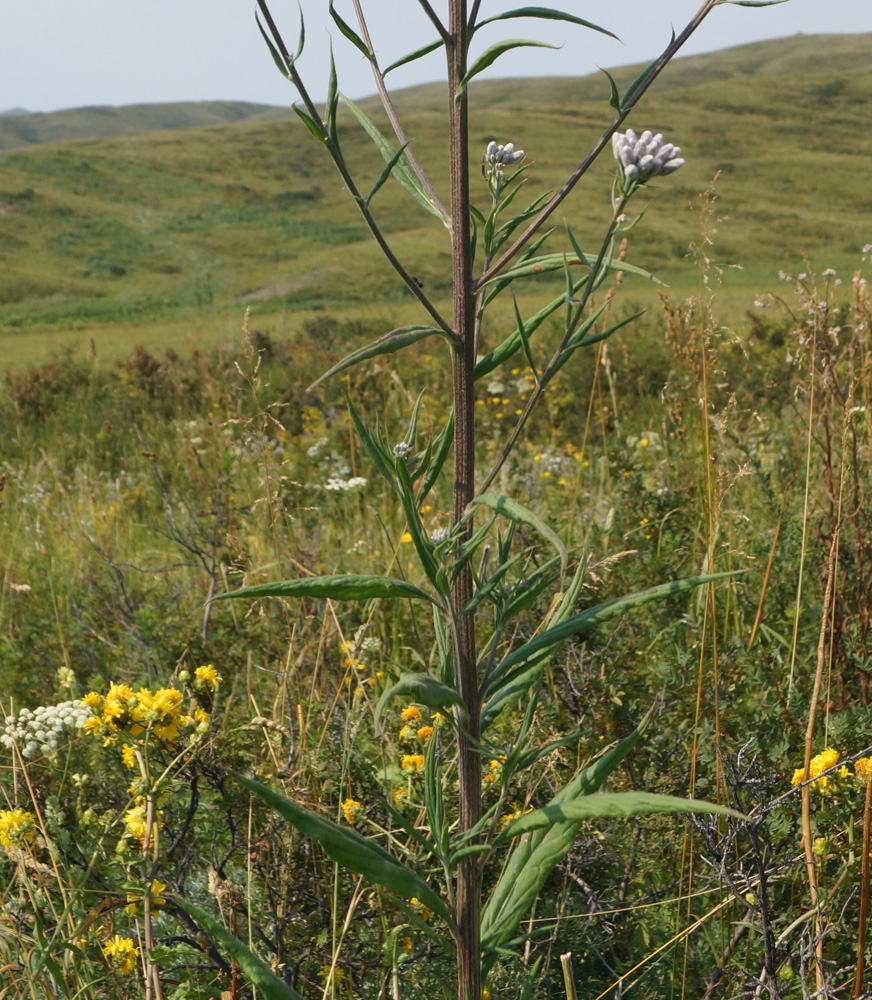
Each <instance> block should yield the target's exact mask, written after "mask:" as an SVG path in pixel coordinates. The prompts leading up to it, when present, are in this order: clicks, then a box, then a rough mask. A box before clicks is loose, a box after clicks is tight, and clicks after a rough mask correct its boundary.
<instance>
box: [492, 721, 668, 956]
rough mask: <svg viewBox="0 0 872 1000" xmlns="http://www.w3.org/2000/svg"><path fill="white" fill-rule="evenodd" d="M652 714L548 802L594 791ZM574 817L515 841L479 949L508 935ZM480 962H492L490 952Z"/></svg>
mask: <svg viewBox="0 0 872 1000" xmlns="http://www.w3.org/2000/svg"><path fill="white" fill-rule="evenodd" d="M653 713H654V709H653V708H652V709H650V710H649V711H648V712H647V714H646V715H645V717H644V718H643V719H642V721H641V722H640V723H639V725H638V726H637V727H636V728H635V729H634V730H633V732H632V733H630V735H629V736H627V737H625V738H624V739H623V740H621V741H620V743H617V744H615V746H613V747H610V748H609V749H608V750H606V752H605V753H604V754H603V755H602V756H601V757H599V758H597V760H595V761H594V762H593V763H592V764H589V765H588V766H587V767H586V768H584V769H583V770H582V771H581V772H580V773H579V774H578V775H576V777H575V778H574V779H573V780H572V781H571V782H570V783H569V784H568V785H567V786H566V787H565V788H563V789H561V790H560V791H559V792H558V793H557V795H555V796H554V798H553V799H552V800H551V802H550V803H549V805H554V804H558V803H563V802H566V801H574V800H575V799H576V798H578V797H579V796H584V795H593V794H594V793H595V792H598V791H599V790H600V788H601V787H602V785H603V783H604V782H605V780H606V778H608V776H609V775H610V774H612V773H613V772H614V771H615V770H616V768H617V767H618V766H619V765H620V763H621V762H622V761H623V760H624V758H625V757H626V756H627V755H628V754H629V753H630V752H631V751H632V750H633V749H634V748H635V747H636V745H637V744H638V743H639V741H640V740H641V739H642V736H643V735H644V733H645V730H646V729H647V728H648V726H649V725H650V722H651V718H652V716H653ZM580 822H581V821H580V820H577V821H566V822H565V823H561V824H558V825H556V826H552V827H550V828H549V829H545V830H533V831H532V832H531V833H530V834H528V835H527V836H526V837H524V838H523V839H522V840H521V841H520V843H518V844H516V845H515V847H514V849H513V850H512V853H511V854H510V856H509V859H508V861H507V863H506V867H505V870H504V871H503V874H502V876H501V877H500V879H499V881H498V882H497V884H496V885H495V886H494V888H493V891H492V893H491V896H490V899H488V901H487V903H486V904H485V906H484V908H483V910H482V915H481V939H482V947H483V948H484V949H486V950H487V951H491V950H492V949H495V948H499V947H501V946H502V945H504V944H506V942H508V941H509V940H510V939H511V937H512V935H513V934H514V933H515V930H516V928H517V927H518V924H519V923H520V922H521V920H522V919H523V918H524V916H525V915H526V914H527V912H528V910H529V908H530V906H532V904H533V902H534V901H535V899H536V898H537V896H538V894H539V891H540V890H541V888H542V886H543V885H544V884H545V880H546V879H547V878H548V876H549V875H550V874H551V872H552V871H553V870H554V868H555V866H556V865H557V864H558V863H559V862H560V860H561V859H562V858H563V857H564V856H565V855H566V854H567V852H568V851H569V850H570V848H571V847H572V845H573V843H574V842H575V834H576V831H577V830H578V827H579V824H580ZM485 961H486V964H487V965H488V966H492V964H493V961H494V956H489V957H488V958H487V959H486V960H485Z"/></svg>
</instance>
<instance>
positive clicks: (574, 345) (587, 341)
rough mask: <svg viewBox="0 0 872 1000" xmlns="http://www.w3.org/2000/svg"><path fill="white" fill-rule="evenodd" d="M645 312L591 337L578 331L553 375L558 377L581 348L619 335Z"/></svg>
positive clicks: (555, 364)
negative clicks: (620, 331)
mask: <svg viewBox="0 0 872 1000" xmlns="http://www.w3.org/2000/svg"><path fill="white" fill-rule="evenodd" d="M600 312H602V309H600V310H598V311H597V318H598V317H599V314H600ZM644 312H645V310H644V309H640V310H639V312H635V313H633V314H632V315H631V316H626V317H625V318H624V319H622V320H620V321H619V322H617V323H614V324H613V325H612V326H610V327H607V328H606V329H605V330H600V332H599V333H592V334H591V335H590V336H585V334H586V333H587V330H585V331H584V332H582V331H578V332H577V333H576V334H574V335H573V337H572V339H571V340H570V341H569V343H568V344H567V345H566V347H565V348H564V349H563V353H562V354H561V355H560V357H559V358H558V359H557V361H556V362H555V363H554V367H553V368H552V369H551V373H553V374H555V375H556V374H557V372H559V371H560V369H561V368H562V367H563V366H564V365H565V364H566V362H567V361H568V360H569V359H570V357H571V356H572V354H573V353H574V352H575V351H577V350H578V349H579V348H580V347H590V346H591V345H592V344H598V343H599V342H600V341H601V340H608V339H609V337H611V336H612V335H613V334H615V333H617V332H618V330H620V329H621V327H624V326H626V325H627V324H628V323H632V322H634V321H635V320H637V319H638V318H639V317H640V316H641V315H642V314H643V313H644Z"/></svg>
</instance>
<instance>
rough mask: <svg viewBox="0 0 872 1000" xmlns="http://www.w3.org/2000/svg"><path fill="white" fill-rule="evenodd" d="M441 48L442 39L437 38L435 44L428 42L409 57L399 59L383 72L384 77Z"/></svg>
mask: <svg viewBox="0 0 872 1000" xmlns="http://www.w3.org/2000/svg"><path fill="white" fill-rule="evenodd" d="M441 48H442V39H441V38H437V39H436V41H435V42H428V43H427V44H426V45H422V46H421V48H420V49H415V51H414V52H410V53H409V54H408V55H407V56H403V57H402V59H397V61H396V62H392V63H391V64H390V66H388V68H387V69H386V70H383V71H382V76H387V75H388V73H390V72H392V71H393V70H395V69H399V68H400V66H405V65H406V64H407V63H410V62H414V61H415V60H416V59H421V58H422V57H423V56H427V55H429V54H430V53H431V52H435V51H436V49H441Z"/></svg>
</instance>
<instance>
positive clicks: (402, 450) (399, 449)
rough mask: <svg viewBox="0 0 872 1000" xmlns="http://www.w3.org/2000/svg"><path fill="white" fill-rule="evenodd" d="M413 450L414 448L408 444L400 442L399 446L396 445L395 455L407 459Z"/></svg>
mask: <svg viewBox="0 0 872 1000" xmlns="http://www.w3.org/2000/svg"><path fill="white" fill-rule="evenodd" d="M411 450H412V446H411V445H410V444H407V443H406V442H405V441H400V442H399V443H398V444H395V445H394V455H396V457H397V458H405V456H406V455H408V454H409V452H410V451H411Z"/></svg>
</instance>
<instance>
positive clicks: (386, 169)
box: [363, 142, 409, 208]
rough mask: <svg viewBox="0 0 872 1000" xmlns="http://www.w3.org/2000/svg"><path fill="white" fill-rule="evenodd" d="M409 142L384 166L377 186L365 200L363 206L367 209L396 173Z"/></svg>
mask: <svg viewBox="0 0 872 1000" xmlns="http://www.w3.org/2000/svg"><path fill="white" fill-rule="evenodd" d="M408 146H409V144H408V142H404V143H403V145H402V146H400V148H399V149H398V150H397V151H396V153H394V155H393V156H392V157H391V158H390V159H389V160H388V162H387V163H386V164H385V166H384V170H382V172H381V173H380V174H379V175H378V177H377V178H376V182H375V184H373V186H372V190H371V191H370V192H369V194H368V195H367V196H366V197H365V198H364V199H363V204H364V206H365V207H366V208H369V203H370V202H371V201H372V199H373V198H374V197H375V195H376V194H377V193H378V191H379V190H380V189H381V187H382V186H383V185H384V182H385V181H386V180H387V179H388V177H390V176H391V174H392V173H393V172H394V167H395V166H396V165H397V164H398V163H399V162H400V160H401V159H402V158H403V157H404V156H405V155H406V149H407V148H408Z"/></svg>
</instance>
